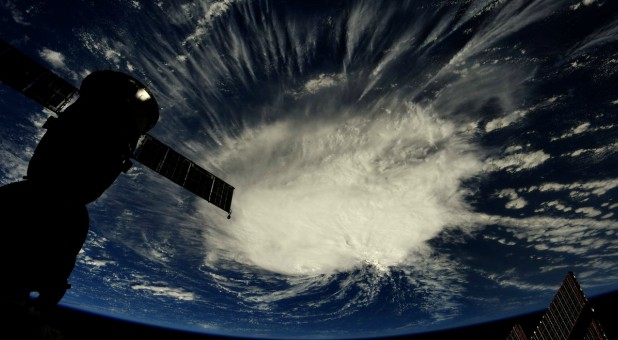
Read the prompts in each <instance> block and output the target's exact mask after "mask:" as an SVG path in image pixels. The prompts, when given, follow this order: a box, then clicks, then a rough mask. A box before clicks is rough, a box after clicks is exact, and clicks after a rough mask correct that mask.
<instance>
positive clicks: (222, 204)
mask: <svg viewBox="0 0 618 340" xmlns="http://www.w3.org/2000/svg"><path fill="white" fill-rule="evenodd" d="M133 159H135V160H136V161H138V162H140V163H141V164H143V165H145V166H147V167H149V168H150V169H152V170H154V171H155V172H158V173H159V174H161V175H163V176H165V177H166V178H168V179H170V180H171V181H172V182H174V183H176V184H178V185H180V186H182V187H183V188H185V189H187V190H189V191H190V192H192V193H194V194H196V195H198V196H199V197H201V198H203V199H205V200H206V201H208V202H210V203H212V204H214V205H215V206H217V207H219V208H221V209H223V210H224V211H227V212H228V213H231V211H232V210H231V205H232V195H233V193H234V187H232V186H231V185H229V184H227V183H226V182H224V181H223V180H221V179H220V178H218V177H216V176H215V175H213V174H211V173H210V172H208V171H206V170H205V169H203V168H202V167H200V166H199V165H197V164H195V163H194V162H192V161H190V160H189V159H187V158H185V157H184V156H182V155H181V154H179V153H178V152H176V151H174V150H172V149H171V148H170V147H169V146H167V145H165V144H163V143H161V142H160V141H158V140H157V139H155V138H154V137H152V136H150V135H148V134H146V135H143V136H142V137H141V138H140V141H139V143H138V146H137V148H136V150H135V152H134V154H133Z"/></svg>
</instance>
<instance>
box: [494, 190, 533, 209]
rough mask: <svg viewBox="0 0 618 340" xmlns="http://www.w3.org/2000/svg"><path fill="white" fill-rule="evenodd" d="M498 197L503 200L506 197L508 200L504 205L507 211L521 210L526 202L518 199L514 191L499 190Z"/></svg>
mask: <svg viewBox="0 0 618 340" xmlns="http://www.w3.org/2000/svg"><path fill="white" fill-rule="evenodd" d="M498 197H500V198H503V197H507V198H509V202H507V203H506V205H505V207H506V208H507V209H521V208H523V207H525V206H526V205H527V204H528V202H526V200H525V199H523V198H521V197H519V195H518V194H517V192H516V191H515V190H514V189H503V190H500V192H498Z"/></svg>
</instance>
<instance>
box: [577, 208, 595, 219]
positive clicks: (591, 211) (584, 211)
mask: <svg viewBox="0 0 618 340" xmlns="http://www.w3.org/2000/svg"><path fill="white" fill-rule="evenodd" d="M575 212H576V213H578V214H584V215H586V216H587V217H596V216H599V215H601V214H602V212H601V211H599V210H597V209H595V208H593V207H582V208H577V209H575Z"/></svg>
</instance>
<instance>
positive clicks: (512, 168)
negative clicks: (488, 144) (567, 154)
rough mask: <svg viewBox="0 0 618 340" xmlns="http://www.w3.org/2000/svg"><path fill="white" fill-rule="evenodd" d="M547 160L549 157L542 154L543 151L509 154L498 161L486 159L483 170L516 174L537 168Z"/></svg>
mask: <svg viewBox="0 0 618 340" xmlns="http://www.w3.org/2000/svg"><path fill="white" fill-rule="evenodd" d="M549 158H550V156H549V155H548V154H546V153H545V152H543V150H538V151H535V152H529V153H518V154H511V155H507V156H505V157H503V158H499V159H495V158H490V159H487V161H485V168H486V170H487V171H499V170H507V171H508V172H518V171H522V170H529V169H532V168H534V167H537V166H539V165H541V164H543V163H544V162H545V161H546V160H548V159H549Z"/></svg>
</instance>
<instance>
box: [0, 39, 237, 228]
mask: <svg viewBox="0 0 618 340" xmlns="http://www.w3.org/2000/svg"><path fill="white" fill-rule="evenodd" d="M126 77H127V78H131V77H129V76H126ZM131 79H132V78H131ZM0 80H1V81H2V82H4V83H6V84H7V85H9V86H10V87H12V88H14V89H15V90H17V91H19V92H21V93H23V94H24V95H26V96H27V97H29V98H30V99H32V100H34V101H35V102H37V103H39V104H41V105H43V106H44V107H46V108H48V109H49V110H51V111H53V112H54V113H56V114H57V115H58V117H62V115H63V111H64V110H65V109H67V107H68V106H70V105H69V104H70V103H72V102H74V101H75V100H76V99H77V98H79V92H80V91H79V89H78V88H76V87H75V86H73V85H71V84H70V83H68V82H67V81H65V80H64V79H62V78H61V77H59V76H58V75H56V74H54V73H53V72H52V71H50V70H48V69H47V68H45V67H44V66H42V65H40V64H39V63H37V62H36V61H35V60H33V59H32V58H30V57H29V56H27V55H25V54H24V53H22V52H21V51H19V50H17V49H16V48H15V47H13V46H11V45H10V44H8V43H7V42H5V41H4V40H1V39H0ZM136 95H138V96H140V95H141V94H140V92H139V91H138V93H137V94H136ZM143 95H144V96H148V94H143ZM138 98H139V99H141V97H138ZM48 122H49V123H50V125H51V124H52V123H53V122H52V121H48ZM46 124H47V123H46ZM130 158H132V159H134V160H136V161H137V162H139V163H141V164H143V165H145V166H146V167H148V168H150V169H152V170H153V171H155V172H157V173H159V174H161V175H162V176H164V177H166V178H168V179H169V180H171V181H172V182H174V183H176V184H178V185H180V186H182V187H183V188H185V189H187V190H188V191H190V192H192V193H194V194H196V195H197V196H199V197H201V198H203V199H205V200H206V201H208V202H209V203H212V204H213V205H215V206H217V207H218V208H220V209H222V210H224V211H225V212H227V213H228V216H227V218H228V219H229V218H230V217H231V214H232V209H231V206H232V195H233V193H234V187H233V186H231V185H230V184H228V183H226V182H225V181H223V180H222V179H220V178H219V177H217V176H215V175H213V174H212V173H210V172H208V171H206V170H205V169H203V168H202V167H200V166H199V165H197V164H196V163H195V162H193V161H191V160H189V159H187V158H186V157H184V156H182V155H181V154H180V153H178V152H176V151H174V150H172V149H171V148H170V147H169V146H167V145H165V144H164V143H163V142H161V141H159V140H157V139H156V138H155V137H153V136H152V135H150V134H147V133H144V134H142V135H141V136H140V137H139V139H138V142H137V146H136V147H135V149H134V150H133V152H132V155H131V156H130ZM127 165H128V166H127V167H126V168H125V170H128V168H129V167H130V165H131V163H127Z"/></svg>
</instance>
